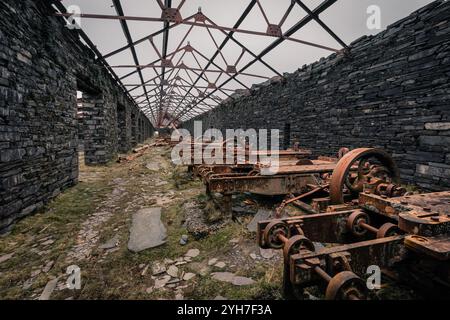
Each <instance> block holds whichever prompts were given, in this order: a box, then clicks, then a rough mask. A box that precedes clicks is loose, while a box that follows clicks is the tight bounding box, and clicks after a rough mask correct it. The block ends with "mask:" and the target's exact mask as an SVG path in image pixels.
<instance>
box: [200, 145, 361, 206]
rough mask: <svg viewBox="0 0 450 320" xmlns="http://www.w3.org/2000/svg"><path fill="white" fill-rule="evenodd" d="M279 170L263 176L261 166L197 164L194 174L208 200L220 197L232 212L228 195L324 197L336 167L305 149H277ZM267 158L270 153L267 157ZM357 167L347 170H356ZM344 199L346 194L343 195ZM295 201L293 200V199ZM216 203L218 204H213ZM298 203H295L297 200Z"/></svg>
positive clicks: (261, 153)
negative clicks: (313, 156)
mask: <svg viewBox="0 0 450 320" xmlns="http://www.w3.org/2000/svg"><path fill="white" fill-rule="evenodd" d="M271 152H272V154H273V152H277V155H278V156H279V159H280V160H279V167H278V168H277V170H276V172H274V174H264V173H263V172H262V171H263V169H264V168H265V166H266V165H265V164H264V163H257V164H250V163H246V162H244V163H243V164H234V165H206V164H204V165H199V166H195V167H194V169H193V171H194V173H195V174H196V175H197V176H199V177H200V178H201V179H202V181H203V183H204V184H205V186H206V193H207V195H209V196H210V198H211V199H213V200H216V199H215V197H214V195H215V194H217V193H220V194H222V201H221V203H220V207H221V208H222V209H223V210H224V211H225V212H228V213H231V207H230V206H231V196H232V194H234V193H244V192H249V193H253V194H258V195H265V196H280V195H291V194H302V195H303V196H304V195H309V194H310V193H311V194H316V193H317V194H319V193H320V192H319V191H323V192H324V193H325V194H327V193H326V192H327V189H328V185H327V184H326V183H324V181H327V180H329V176H330V174H331V173H332V172H333V170H334V169H335V167H336V165H337V161H338V159H337V158H331V157H319V158H317V159H309V158H311V152H310V151H308V150H302V149H296V150H280V151H271ZM255 155H257V156H258V157H259V156H261V155H267V154H265V152H264V151H263V152H257V153H255ZM269 155H270V154H269ZM356 169H357V168H356V166H352V168H351V169H350V170H351V171H352V172H353V171H356ZM345 196H346V197H347V195H345ZM294 200H296V199H294ZM216 202H217V201H216ZM296 203H298V201H296Z"/></svg>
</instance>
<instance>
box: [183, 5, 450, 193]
mask: <svg viewBox="0 0 450 320" xmlns="http://www.w3.org/2000/svg"><path fill="white" fill-rule="evenodd" d="M449 77H450V3H449V2H445V1H435V2H433V3H431V4H430V5H428V6H426V7H424V8H422V9H420V10H418V11H416V12H414V13H413V14H411V15H410V16H408V17H406V18H404V19H402V20H401V21H398V22H396V23H394V24H392V25H391V26H390V27H389V28H388V29H387V30H386V31H384V32H382V33H380V34H378V35H376V36H371V37H367V36H365V37H362V38H361V39H358V40H357V41H355V42H354V43H352V44H351V50H350V52H349V53H348V54H333V55H331V56H329V57H328V58H326V59H321V60H320V61H318V62H316V63H314V64H311V65H309V66H304V67H303V68H301V69H299V70H298V71H296V72H294V73H292V74H286V75H285V77H284V78H283V79H273V80H272V81H268V82H266V83H263V84H260V85H255V86H253V87H252V89H251V90H250V92H248V93H245V92H244V93H240V94H235V95H234V96H233V98H232V99H228V100H227V101H225V102H224V103H222V104H221V105H220V106H219V107H218V108H216V109H214V110H212V111H210V112H208V113H206V114H203V115H201V116H198V117H197V118H195V119H193V120H191V121H188V122H186V123H184V125H183V126H184V127H185V128H188V129H190V130H192V128H193V126H192V125H193V121H194V120H201V121H203V128H205V129H207V128H209V127H210V126H213V127H215V128H218V129H225V128H231V129H234V128H243V129H247V128H255V129H259V128H266V129H280V130H281V133H283V131H284V129H285V127H286V124H289V125H290V132H291V139H290V142H291V144H292V143H293V141H294V140H298V141H300V144H301V145H302V146H304V147H307V148H311V149H312V150H313V151H314V152H315V153H316V154H336V152H337V150H338V149H339V148H340V147H343V146H345V147H350V148H356V147H362V146H367V147H381V148H384V149H386V150H387V151H389V152H390V153H391V154H393V156H394V158H395V160H396V161H397V163H398V165H399V167H400V169H401V173H402V177H403V180H404V181H405V182H407V183H414V184H417V185H419V186H421V187H423V188H426V189H431V190H440V189H448V188H449V187H450V124H449V123H450V81H449ZM282 142H283V141H281V143H282Z"/></svg>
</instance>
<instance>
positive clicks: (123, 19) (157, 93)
mask: <svg viewBox="0 0 450 320" xmlns="http://www.w3.org/2000/svg"><path fill="white" fill-rule="evenodd" d="M156 2H157V3H158V5H159V7H160V9H161V17H159V18H154V17H136V16H126V15H125V13H124V11H123V8H122V4H121V1H120V0H112V3H113V6H114V8H115V11H116V14H117V15H103V14H87V13H82V14H79V15H75V14H71V13H68V12H67V11H66V9H65V7H64V5H62V4H61V2H60V1H58V0H54V3H55V5H56V7H57V8H58V10H59V11H60V12H59V13H56V14H55V15H57V16H62V17H66V18H68V17H70V16H79V17H82V18H89V19H108V20H118V21H119V22H120V24H121V27H122V31H123V34H124V36H125V39H126V41H127V45H125V46H123V47H121V48H118V49H116V50H113V51H112V52H110V53H107V54H105V55H102V54H101V53H100V52H99V50H98V49H97V48H96V47H95V45H94V44H93V43H92V42H91V41H90V40H89V38H88V37H87V35H86V34H85V33H84V31H83V30H79V32H80V36H81V37H82V38H83V40H84V41H85V42H86V43H87V44H88V45H89V46H90V47H91V49H92V50H94V52H95V54H96V55H97V59H98V60H99V62H100V63H101V64H102V65H103V66H104V67H105V68H107V69H108V71H109V72H110V73H111V75H112V77H113V78H114V79H115V81H117V83H118V85H119V86H120V87H121V88H122V89H123V90H124V91H125V92H126V94H127V95H128V96H129V97H130V99H132V100H133V101H135V103H136V105H137V106H138V107H139V108H140V109H141V110H142V111H143V112H144V114H145V115H146V116H147V117H148V118H149V119H150V120H151V122H152V123H153V125H154V126H155V127H160V126H163V125H164V126H171V125H174V124H175V125H177V124H178V123H179V122H180V121H186V120H188V119H190V118H192V117H194V116H197V115H199V114H202V113H203V112H206V111H209V110H212V109H213V108H214V107H216V106H217V105H218V104H219V103H220V102H221V97H219V96H217V95H215V93H216V92H220V93H221V94H222V95H224V96H225V97H229V96H230V94H229V92H230V91H235V90H233V89H229V88H224V86H225V85H227V84H228V83H230V81H235V82H236V83H237V84H239V86H241V87H243V88H245V89H248V88H249V87H248V86H247V85H246V84H244V83H243V82H242V81H241V80H239V79H238V78H237V77H238V76H247V77H257V78H263V79H270V77H269V76H266V75H257V74H253V73H248V72H245V71H246V70H247V69H248V68H250V67H251V66H252V65H253V64H255V63H257V62H259V63H261V64H262V65H264V66H265V67H266V68H267V69H268V70H270V72H272V73H273V74H274V75H275V76H281V74H280V73H279V72H278V71H277V70H276V69H274V68H273V67H272V66H270V65H269V64H268V63H267V62H265V61H264V60H263V58H264V56H266V55H267V54H268V53H269V52H270V51H272V50H273V49H274V48H276V47H277V46H278V45H280V44H281V43H282V42H284V41H286V40H287V41H293V42H295V43H300V44H303V45H308V46H313V47H316V48H321V49H324V50H329V51H333V52H342V51H344V52H345V51H346V50H347V49H348V46H347V44H346V43H345V42H344V41H343V40H342V39H341V38H340V37H339V36H337V35H336V34H335V33H334V32H333V30H331V29H330V28H329V27H328V26H327V25H326V24H325V23H324V22H323V21H322V20H321V19H320V17H319V16H320V14H321V13H323V12H324V11H325V10H327V9H328V8H329V7H330V6H332V5H333V4H334V3H336V2H337V0H324V1H323V2H322V3H321V4H320V5H318V6H317V7H316V8H314V9H312V10H311V9H310V8H308V7H307V6H306V5H305V4H304V3H303V2H302V1H301V0H291V3H290V5H289V7H288V8H287V10H286V11H285V13H284V15H283V17H282V19H281V21H280V22H279V23H278V24H271V23H270V21H269V19H268V18H267V14H266V12H265V10H264V7H263V6H262V4H261V2H260V0H250V1H249V3H248V5H247V7H246V8H245V10H244V11H243V12H242V14H241V15H240V17H239V19H238V20H237V21H236V23H235V24H234V25H233V27H226V26H220V25H217V24H216V23H215V22H214V21H213V20H212V19H210V18H209V17H208V16H206V15H205V14H204V13H203V12H201V9H199V11H198V12H197V13H195V14H193V15H191V16H188V17H187V18H182V16H181V11H180V10H181V8H182V7H183V5H184V4H185V2H186V0H180V2H179V5H178V6H177V7H173V6H172V4H173V3H172V0H164V3H163V1H162V0H156ZM295 6H299V7H300V8H301V9H302V10H303V11H304V12H305V13H306V15H305V16H304V17H303V18H302V19H300V20H299V21H298V22H297V23H296V24H295V25H294V26H292V27H291V28H290V29H289V30H287V31H286V32H284V33H282V31H281V27H282V26H283V24H284V23H285V21H286V19H287V18H288V16H289V15H290V13H291V12H292V9H293V8H294V7H295ZM252 10H259V11H260V12H261V14H262V16H263V18H264V20H265V22H266V23H267V26H268V29H267V31H266V32H261V31H254V30H247V29H242V28H240V26H241V24H242V23H243V22H244V21H245V19H246V18H247V16H248V15H249V14H250V13H251V12H252ZM127 21H152V22H163V28H162V29H160V30H158V31H156V32H153V33H152V34H150V35H148V36H145V37H143V38H141V39H138V40H133V38H132V36H131V33H130V30H129V27H128V24H127ZM311 21H316V22H317V23H318V25H319V26H320V27H321V28H322V29H323V30H325V31H326V32H327V33H328V34H329V35H330V36H331V37H332V38H333V39H334V40H335V41H336V42H337V43H338V44H339V45H340V46H341V47H342V48H341V49H335V48H330V47H327V46H323V45H320V44H317V43H312V42H309V41H304V40H301V39H297V38H294V37H292V36H293V34H294V33H296V32H297V31H298V30H300V29H301V28H303V27H304V26H305V25H306V24H308V23H309V22H311ZM180 25H186V26H189V29H188V30H187V32H186V33H185V35H184V37H183V38H182V40H181V42H179V44H178V45H177V49H176V50H174V51H172V52H170V53H169V52H168V44H169V36H170V30H173V29H174V28H176V27H177V26H180ZM193 28H204V29H206V31H207V33H208V35H209V37H210V38H211V41H212V43H213V44H214V47H215V52H214V54H213V55H212V56H211V57H210V58H208V57H206V56H205V55H204V54H202V53H201V52H200V51H199V50H198V49H197V48H194V47H193V46H191V45H190V43H189V41H188V40H189V39H188V36H189V35H190V33H191V31H192V30H193ZM211 30H218V31H219V32H220V33H222V34H223V35H224V36H225V38H224V39H223V41H222V43H221V44H220V45H219V44H218V43H217V41H216V38H215V37H214V35H213V34H212V32H211ZM235 34H248V35H255V36H264V37H271V38H275V40H274V41H273V42H272V43H271V44H270V45H269V46H267V47H266V48H264V49H263V50H262V51H261V52H259V53H254V52H252V51H251V50H250V49H249V48H248V47H247V46H246V45H245V44H243V43H241V42H240V41H238V40H237V39H236V38H235V37H234V35H235ZM157 35H162V37H163V40H162V45H161V50H159V49H158V46H157V45H156V44H155V43H154V41H153V38H154V37H155V36H157ZM230 40H231V41H232V42H233V43H234V44H235V45H237V46H238V47H240V48H241V49H242V52H241V54H240V55H239V57H238V59H237V61H235V62H234V63H232V64H231V63H229V62H228V61H227V59H226V57H225V56H224V54H223V50H224V48H225V47H226V45H227V43H228V42H229V41H230ZM146 41H149V43H150V44H151V46H152V48H153V50H154V51H155V52H156V54H157V56H158V59H157V60H155V61H152V62H150V63H148V64H140V62H139V59H138V55H137V53H136V49H135V47H136V46H137V45H139V44H141V43H144V42H146ZM186 41H187V44H186V45H184V43H185V42H186ZM125 50H129V51H130V53H131V55H132V58H133V61H134V64H133V65H115V66H111V65H109V64H108V62H107V61H106V59H107V58H110V57H112V56H114V55H116V54H118V53H120V52H123V51H125ZM181 52H182V53H181ZM179 53H181V57H180V58H179V59H178V60H177V62H176V64H173V62H172V60H173V59H174V58H175V56H176V55H177V54H179ZM186 54H189V55H190V56H191V57H192V58H193V59H194V61H195V65H194V66H187V65H186V64H185V63H184V62H183V58H184V57H185V55H186ZM244 54H247V55H249V56H251V57H252V59H251V60H250V61H249V62H248V63H247V64H246V65H245V66H243V67H241V68H240V69H239V70H238V68H237V66H238V64H239V63H240V62H241V58H242V56H243V55H244ZM217 57H220V58H221V60H222V61H223V62H224V63H225V65H226V68H224V67H221V66H220V64H219V63H216V62H215V60H216V58H217ZM200 60H205V61H206V65H205V66H204V67H202V65H201V63H200ZM116 68H132V69H135V70H134V71H131V72H129V73H127V74H125V75H124V76H122V77H119V76H117V74H116V73H115V71H114V69H116ZM146 68H151V69H152V70H153V72H154V73H155V74H156V76H155V77H153V78H150V79H145V77H144V75H143V73H142V71H143V70H144V69H146ZM159 70H160V71H159ZM182 72H183V74H184V76H181V73H182ZM136 73H137V74H138V76H139V80H140V84H124V83H123V80H125V79H126V78H128V77H130V76H131V75H134V74H136ZM214 75H217V76H214ZM223 76H227V77H228V78H227V79H225V80H224V81H223V82H222V83H220V84H217V83H218V81H219V79H220V78H221V77H223ZM211 78H214V80H211ZM200 81H203V82H205V83H206V85H205V84H201V83H199V82H200ZM148 87H152V88H151V89H148V90H147V88H148ZM166 87H167V88H166ZM137 89H142V91H143V94H140V93H138V95H135V96H131V92H133V91H135V90H137ZM193 91H194V93H195V92H196V93H197V95H196V94H194V93H193ZM142 98H144V100H141V99H142Z"/></svg>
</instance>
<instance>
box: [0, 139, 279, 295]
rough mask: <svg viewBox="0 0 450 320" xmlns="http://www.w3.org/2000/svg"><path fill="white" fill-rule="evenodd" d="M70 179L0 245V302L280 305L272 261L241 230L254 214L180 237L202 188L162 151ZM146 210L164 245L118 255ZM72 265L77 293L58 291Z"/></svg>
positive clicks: (274, 257) (275, 259)
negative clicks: (157, 216) (156, 218)
mask: <svg viewBox="0 0 450 320" xmlns="http://www.w3.org/2000/svg"><path fill="white" fill-rule="evenodd" d="M150 142H151V141H147V143H150ZM79 180H80V182H79V184H77V185H76V186H74V187H72V188H70V189H68V190H66V191H65V192H63V193H62V194H61V195H60V196H58V197H57V198H56V199H55V200H54V201H52V202H51V203H49V204H48V205H47V207H46V208H45V209H44V210H42V211H41V212H39V213H37V214H35V215H33V216H31V217H28V218H26V219H23V220H22V221H20V222H19V223H18V224H17V225H16V226H15V227H14V229H13V230H12V231H11V233H10V234H7V235H5V236H2V237H1V238H0V299H44V300H45V299H280V298H281V283H282V279H281V276H282V257H281V252H279V251H272V250H269V251H266V250H263V251H261V250H260V249H259V248H258V246H257V244H256V239H255V238H256V235H255V234H254V233H253V232H250V231H249V230H248V229H247V224H248V223H249V222H250V221H251V219H252V217H253V215H240V216H239V217H238V219H237V220H236V221H228V222H225V223H221V224H220V227H218V228H216V229H215V230H214V231H211V232H210V234H209V235H207V236H206V237H203V238H201V239H198V240H196V237H194V236H192V235H191V234H189V233H188V231H187V230H186V223H185V212H183V210H184V208H185V206H184V204H186V203H193V202H196V201H197V202H198V201H201V200H202V199H203V198H204V187H203V185H202V183H201V182H200V181H198V180H196V181H194V180H192V179H189V178H186V168H183V167H175V166H173V165H172V164H171V162H170V149H169V148H168V147H152V148H150V149H148V150H147V151H146V152H145V154H144V155H143V156H142V157H139V158H137V159H136V160H134V161H132V162H127V163H121V164H119V163H113V162H112V163H110V164H108V165H106V166H94V167H86V166H84V165H82V166H81V167H80V177H79ZM146 208H161V221H162V224H163V227H164V228H165V229H167V230H166V231H167V238H166V239H165V241H163V242H164V243H163V244H160V245H158V246H156V247H153V248H149V249H145V250H142V251H140V252H136V253H135V252H132V251H130V250H129V248H128V247H127V244H128V242H129V237H130V227H131V225H132V216H133V214H136V213H137V212H139V210H141V209H146ZM144 211H145V210H144ZM186 235H187V242H186V243H185V239H186ZM182 238H183V240H181V241H180V239H182ZM72 265H75V266H78V267H79V268H80V270H81V288H80V289H69V288H68V287H67V279H68V277H69V275H68V274H66V271H67V268H68V267H69V266H72Z"/></svg>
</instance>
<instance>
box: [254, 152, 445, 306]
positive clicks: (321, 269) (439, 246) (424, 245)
mask: <svg viewBox="0 0 450 320" xmlns="http://www.w3.org/2000/svg"><path fill="white" fill-rule="evenodd" d="M374 152H375V153H376V154H378V155H382V157H381V156H376V157H375V158H376V159H378V160H379V161H380V162H382V163H383V164H384V165H386V164H388V166H390V169H388V170H387V171H388V172H389V175H388V176H389V177H386V178H388V179H386V180H383V179H380V178H379V177H378V178H376V177H375V178H374V177H371V176H370V175H369V176H365V177H363V175H362V174H361V172H360V170H359V169H360V168H362V165H361V164H362V163H364V161H363V160H361V157H363V158H364V155H367V154H369V153H372V154H374ZM355 161H357V162H358V172H357V174H358V177H357V178H356V179H353V180H352V181H346V179H347V177H348V176H349V173H348V169H349V168H351V166H352V165H353V163H355ZM384 169H386V167H385V168H384ZM377 170H378V169H377ZM366 171H367V170H366ZM350 175H351V174H350ZM358 179H359V180H360V182H363V183H359V184H358V183H357V181H358ZM393 182H398V176H397V172H396V167H395V164H394V163H393V161H391V160H389V158H388V157H386V154H384V153H382V152H379V151H377V150H373V149H372V150H367V149H366V150H363V149H360V150H355V151H352V152H350V153H349V154H348V155H346V156H344V157H343V159H342V160H341V161H340V162H339V164H338V165H337V167H336V170H335V171H334V172H333V174H332V178H331V182H330V185H333V184H335V187H334V188H332V187H330V190H331V194H330V198H331V199H333V197H334V199H335V200H334V203H336V202H338V203H341V202H343V201H344V199H343V198H342V197H341V195H342V192H341V190H342V189H343V186H344V184H347V185H348V184H349V183H351V184H352V185H353V187H355V189H356V187H362V189H361V190H356V192H359V198H358V201H357V202H358V203H357V208H354V209H351V210H342V211H333V210H328V211H331V212H327V209H326V208H322V209H323V210H322V212H321V213H317V214H306V215H302V216H296V217H289V218H283V219H275V220H269V221H261V222H259V223H258V244H259V246H260V247H262V248H273V249H277V248H278V249H283V254H284V276H283V278H284V281H283V282H284V283H283V287H284V294H285V296H286V297H288V298H295V297H300V296H301V293H302V291H303V289H304V288H306V287H310V286H314V285H317V286H319V287H321V288H324V293H325V298H326V299H352V300H356V299H366V298H367V297H368V287H367V285H366V283H365V281H363V280H362V278H363V277H364V275H365V274H366V272H367V268H368V267H369V266H373V265H376V266H378V267H379V268H381V269H390V268H391V267H394V266H396V265H398V264H401V263H403V262H410V264H411V265H415V263H421V262H422V261H426V264H427V266H428V268H430V269H429V270H430V271H429V272H428V273H429V274H433V275H434V276H435V278H437V280H438V282H436V283H439V285H441V284H442V283H444V286H447V285H448V287H447V290H449V291H448V292H450V289H449V288H450V215H449V212H450V210H449V209H450V201H449V200H450V192H438V193H428V194H419V195H404V193H405V190H404V189H402V188H401V187H400V186H398V185H396V184H394V183H393ZM337 185H339V186H340V188H336V186H337ZM336 199H337V200H336ZM330 203H333V200H331V201H330ZM317 243H330V244H339V245H337V246H336V245H333V246H331V247H320V246H318V245H317Z"/></svg>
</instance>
